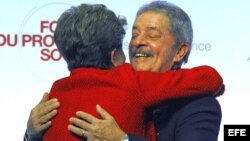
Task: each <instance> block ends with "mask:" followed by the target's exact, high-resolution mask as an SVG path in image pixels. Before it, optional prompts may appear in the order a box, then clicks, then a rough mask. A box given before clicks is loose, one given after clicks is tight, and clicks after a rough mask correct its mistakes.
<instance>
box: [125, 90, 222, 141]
mask: <svg viewBox="0 0 250 141" xmlns="http://www.w3.org/2000/svg"><path fill="white" fill-rule="evenodd" d="M149 116H150V117H152V118H153V120H154V122H155V128H156V133H157V139H158V141H217V138H218V133H219V130H220V123H221V117H222V116H221V107H220V104H219V103H218V101H217V100H216V98H215V97H214V96H211V95H205V96H199V97H189V98H183V99H178V100H176V99H175V100H172V101H167V102H166V103H165V104H163V105H161V106H157V107H154V108H153V109H151V114H149ZM145 140H146V139H142V138H138V137H136V136H133V135H129V141H145Z"/></svg>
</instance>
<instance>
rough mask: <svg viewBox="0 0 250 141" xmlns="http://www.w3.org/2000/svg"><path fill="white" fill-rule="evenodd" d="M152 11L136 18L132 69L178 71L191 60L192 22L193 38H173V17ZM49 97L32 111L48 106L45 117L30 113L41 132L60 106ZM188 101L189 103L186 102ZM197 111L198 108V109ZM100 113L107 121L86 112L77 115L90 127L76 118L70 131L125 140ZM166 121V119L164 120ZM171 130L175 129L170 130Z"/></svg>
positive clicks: (107, 116) (132, 40) (88, 135)
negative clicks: (171, 22)
mask: <svg viewBox="0 0 250 141" xmlns="http://www.w3.org/2000/svg"><path fill="white" fill-rule="evenodd" d="M155 3H157V2H155ZM155 3H152V4H151V5H154V4H155ZM162 4H164V2H163V3H161V4H160V5H162ZM172 8H173V7H172ZM174 9H175V8H173V9H172V10H174ZM148 10H149V11H148ZM151 11H152V9H146V11H143V9H142V11H141V13H140V11H139V12H138V16H137V19H136V21H135V24H134V27H133V37H132V39H131V45H130V61H131V63H132V66H133V67H134V68H135V69H136V70H147V71H160V72H164V71H167V70H169V69H171V68H172V69H179V68H180V66H181V64H182V63H183V58H184V62H186V61H187V58H188V57H186V54H189V52H190V50H189V47H190V45H191V43H192V27H191V22H190V21H189V22H190V25H189V27H187V29H189V30H190V33H191V36H189V37H190V39H186V37H187V36H185V37H178V36H181V35H182V32H183V31H176V32H180V33H177V35H178V34H180V35H178V36H176V35H174V34H175V33H174V32H173V31H171V29H172V30H174V31H175V30H176V29H174V28H171V26H175V24H174V25H171V24H170V25H169V22H170V21H172V20H173V19H171V18H170V16H169V17H166V16H165V15H164V14H163V13H161V11H157V12H156V11H154V12H151ZM168 12H169V11H168ZM149 17H150V18H149ZM184 17H185V16H184ZM187 18H188V17H187ZM149 19H150V20H149ZM185 20H186V19H185ZM180 24H181V26H185V25H183V23H180ZM190 27H191V29H190ZM175 28H176V27H175ZM177 30H179V29H178V27H177ZM180 30H181V29H180ZM185 33H186V32H185ZM178 39H179V41H178ZM47 97H48V96H47V95H45V96H44V98H43V100H42V103H41V104H40V105H39V106H37V107H36V108H35V110H33V111H39V110H38V109H40V108H41V107H43V106H44V105H46V106H47V108H46V109H43V108H41V109H42V110H45V111H43V112H41V111H40V114H41V113H42V114H45V116H41V115H39V114H37V115H36V114H31V115H34V116H40V117H42V118H39V119H38V120H40V121H38V122H36V123H38V124H41V125H42V126H40V127H39V128H40V129H39V130H40V131H42V130H44V129H46V128H47V127H48V126H50V124H51V123H50V122H47V121H48V120H49V119H50V118H51V117H53V116H54V115H55V114H56V111H55V110H54V108H56V107H58V103H57V102H53V101H55V100H51V101H47ZM194 99H202V98H199V97H194V98H192V100H187V99H184V101H183V100H175V102H178V101H181V102H180V104H179V106H180V107H181V108H182V106H183V105H188V104H187V103H191V102H192V101H195V100H194ZM205 99H212V101H213V100H214V98H213V97H211V96H206V97H205ZM185 101H187V102H185ZM205 101H206V100H204V102H205ZM169 103H171V102H169ZM169 103H166V104H169ZM183 103H186V104H183ZM214 103H215V109H216V110H217V111H216V112H219V113H220V109H219V111H218V108H219V107H218V106H219V105H218V103H216V101H215V102H213V103H212V104H214ZM210 104H211V102H210ZM210 104H209V105H208V106H211V107H209V108H212V109H213V108H214V105H210ZM164 105H165V104H164ZM216 105H217V107H216ZM172 107H173V110H174V111H175V112H176V111H177V112H176V113H178V109H175V108H176V107H175V105H173V106H172ZM172 107H171V108H172ZM157 108H158V107H157ZM195 108H196V107H195ZM159 109H160V111H157V110H155V109H153V110H152V111H153V112H152V113H153V117H154V116H155V115H157V114H159V113H160V112H161V108H159ZM164 109H165V108H164ZM192 109H193V108H192ZM197 109H199V107H198V108H197ZM97 110H98V112H99V113H100V114H101V115H102V117H103V118H104V120H103V121H102V120H98V119H95V118H94V117H91V116H89V115H88V116H86V114H84V113H79V114H78V116H79V117H80V118H83V119H85V120H87V121H88V122H90V123H91V125H87V123H86V122H84V121H81V120H76V119H73V120H71V121H72V123H73V124H74V125H77V126H78V127H80V128H78V127H75V126H70V127H69V129H70V130H71V131H72V132H74V133H76V134H78V135H82V131H85V132H84V136H86V137H88V138H92V139H93V138H98V137H100V138H101V139H103V138H104V139H106V140H108V139H114V140H119V139H121V138H122V137H121V136H124V134H118V132H119V133H121V132H123V131H122V130H120V129H119V126H117V125H116V124H115V121H114V119H113V118H112V117H111V116H109V115H108V114H107V113H106V112H103V109H102V108H100V107H97ZM201 110H202V109H201ZM170 111H171V110H170ZM211 111H213V110H211ZM157 112H158V113H157ZM175 112H174V114H175ZM33 113H34V112H33ZM38 113H39V112H38ZM156 113H157V114H156ZM204 113H205V114H209V113H206V111H205V112H204ZM216 116H218V117H219V120H220V118H221V117H220V115H216ZM110 117H111V118H110ZM157 118H158V117H157V116H156V118H155V119H154V120H155V122H156V130H157V131H159V132H160V131H162V128H161V127H159V126H158V125H157V122H158V121H157V120H158V119H157ZM211 118H212V117H211ZM160 119H161V118H160ZM209 119H210V118H209ZM217 119H218V118H216V121H218V120H217ZM163 120H165V119H163ZM212 120H214V119H213V118H212ZM96 121H97V122H96ZM165 121H168V119H166V120H165ZM219 122H220V121H219ZM43 123H45V124H43ZM96 123H99V124H102V123H104V124H107V123H110V124H111V126H112V128H105V129H108V130H110V131H111V132H109V133H114V134H106V133H107V130H105V131H103V129H101V130H100V128H99V127H97V126H96V125H95V124H96ZM110 124H108V125H110ZM160 124H161V125H162V124H163V123H160ZM160 124H159V125H160ZM215 124H216V125H217V123H215ZM202 126H203V125H202ZM107 127H110V126H107ZM83 129H84V130H83ZM163 129H164V128H163ZM171 130H173V129H171ZM96 131H101V133H102V134H103V135H105V136H104V137H103V136H100V135H99V134H98V132H97V133H96ZM109 135H111V136H109ZM117 135H121V136H119V137H117ZM160 135H161V134H160ZM106 137H108V138H106ZM129 137H130V140H133V138H135V139H136V137H134V136H132V135H130V136H129ZM158 137H159V138H158V139H159V140H161V136H158ZM162 139H166V138H164V137H162Z"/></svg>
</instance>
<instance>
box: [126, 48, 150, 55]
mask: <svg viewBox="0 0 250 141" xmlns="http://www.w3.org/2000/svg"><path fill="white" fill-rule="evenodd" d="M136 54H143V55H145V56H146V57H152V56H153V55H154V54H153V53H152V52H151V51H148V50H145V49H143V48H140V47H132V49H131V51H130V57H135V56H136Z"/></svg>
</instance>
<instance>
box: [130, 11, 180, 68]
mask: <svg viewBox="0 0 250 141" xmlns="http://www.w3.org/2000/svg"><path fill="white" fill-rule="evenodd" d="M168 27H169V19H168V18H167V17H166V16H165V15H163V14H161V13H155V12H145V13H143V14H141V15H140V16H139V17H138V18H137V19H136V20H135V22H134V25H133V30H132V38H131V41H130V45H129V57H130V63H131V64H132V66H133V68H134V69H135V70H137V71H153V72H165V71H167V70H169V69H171V67H172V65H173V62H174V57H175V55H176V54H177V49H175V48H173V45H174V43H175V39H174V37H173V35H172V34H171V33H170V31H169V28H168Z"/></svg>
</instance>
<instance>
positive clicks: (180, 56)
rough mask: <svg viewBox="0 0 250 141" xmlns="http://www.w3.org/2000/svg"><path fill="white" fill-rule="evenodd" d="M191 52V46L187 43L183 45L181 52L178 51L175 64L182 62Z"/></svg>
mask: <svg viewBox="0 0 250 141" xmlns="http://www.w3.org/2000/svg"><path fill="white" fill-rule="evenodd" d="M188 50H189V45H188V44H186V43H183V44H181V46H180V48H179V50H178V51H177V53H176V55H175V57H174V62H181V61H182V59H183V58H184V57H185V56H186V54H187V53H188Z"/></svg>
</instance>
